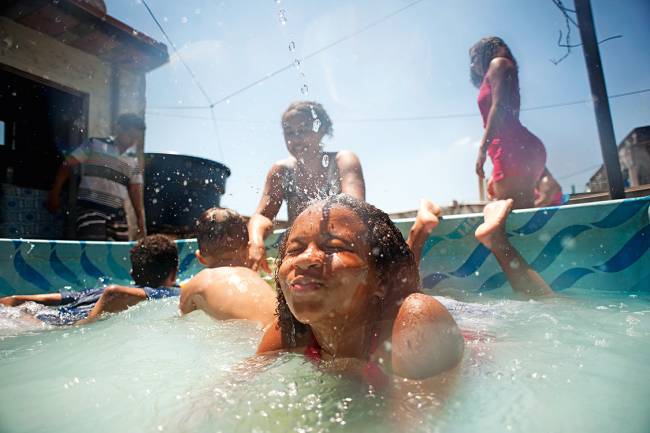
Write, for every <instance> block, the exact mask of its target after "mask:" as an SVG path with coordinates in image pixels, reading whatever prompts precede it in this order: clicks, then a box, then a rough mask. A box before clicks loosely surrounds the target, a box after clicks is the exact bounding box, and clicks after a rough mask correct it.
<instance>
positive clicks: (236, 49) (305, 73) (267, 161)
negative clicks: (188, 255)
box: [106, 0, 650, 217]
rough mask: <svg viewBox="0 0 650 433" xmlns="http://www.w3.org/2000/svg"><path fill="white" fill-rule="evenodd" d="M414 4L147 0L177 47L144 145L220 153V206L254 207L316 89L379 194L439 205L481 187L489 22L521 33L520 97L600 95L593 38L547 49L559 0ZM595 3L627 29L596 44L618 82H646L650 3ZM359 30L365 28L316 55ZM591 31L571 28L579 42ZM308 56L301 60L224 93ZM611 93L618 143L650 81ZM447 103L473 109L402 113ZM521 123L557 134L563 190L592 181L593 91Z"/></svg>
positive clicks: (612, 29)
mask: <svg viewBox="0 0 650 433" xmlns="http://www.w3.org/2000/svg"><path fill="white" fill-rule="evenodd" d="M106 3H107V6H108V12H109V14H110V15H112V16H114V17H116V18H117V19H119V20H121V21H124V22H125V23H127V24H129V25H130V26H132V27H134V28H135V29H137V30H138V31H141V32H144V33H146V34H147V35H149V36H151V37H153V38H155V39H157V40H159V41H162V42H165V40H164V37H163V35H162V33H161V31H160V30H159V29H158V27H156V25H155V23H154V21H153V20H152V18H151V17H150V16H149V14H148V13H147V10H146V9H145V7H144V5H143V3H142V2H141V0H107V1H106ZM412 3H413V0H355V1H352V0H347V1H345V0H340V1H337V0H332V1H327V2H324V1H316V0H230V1H218V0H184V1H182V2H177V1H170V0H148V4H149V6H150V7H151V9H152V11H153V12H154V14H155V15H156V17H157V18H158V19H159V21H160V23H161V24H162V26H163V27H164V29H165V30H166V32H167V33H168V35H169V36H170V38H171V39H172V41H173V42H174V44H175V45H176V47H177V48H178V54H176V53H174V51H173V49H172V48H171V47H168V48H169V51H170V54H171V55H170V62H169V63H168V64H166V65H164V66H162V67H160V68H158V69H156V70H154V71H152V72H150V73H149V74H148V76H147V112H146V121H147V136H146V142H145V149H146V151H149V152H165V151H173V152H177V153H183V154H188V155H194V156H200V157H204V158H208V159H212V160H216V161H219V162H222V163H224V164H225V165H227V166H228V167H229V168H230V169H231V170H232V175H231V177H230V178H229V179H228V181H227V185H226V194H225V195H224V197H223V198H222V201H221V205H222V206H227V207H231V208H233V209H236V210H237V211H239V212H241V213H243V214H251V213H252V212H253V211H254V210H255V208H256V207H257V204H258V201H259V199H260V192H261V189H262V187H263V183H264V178H265V175H266V173H267V171H268V170H269V168H270V167H271V165H272V164H273V162H275V161H277V160H279V159H282V158H284V157H286V156H287V150H286V147H285V144H284V140H283V136H282V130H281V125H280V118H281V116H282V113H283V112H284V110H285V109H286V107H287V106H288V105H289V104H290V103H291V102H292V101H295V100H301V99H309V100H315V101H318V102H320V103H322V104H323V106H324V107H325V109H326V110H327V112H328V113H329V115H330V117H331V118H332V121H333V124H334V136H333V137H332V138H330V139H326V140H325V142H324V143H325V149H326V150H328V151H335V150H342V149H349V150H351V151H353V152H354V153H356V154H357V155H358V156H359V158H360V160H361V163H362V166H363V171H364V176H365V180H366V190H367V196H366V198H367V201H368V202H370V203H372V204H374V205H376V206H378V207H380V208H381V209H383V210H385V211H387V212H398V211H404V210H409V209H415V208H417V205H418V201H419V199H420V198H421V197H429V198H431V199H433V200H434V201H436V202H438V203H440V204H441V205H445V204H449V203H450V202H451V201H452V200H454V199H456V200H458V201H461V202H471V201H475V200H478V181H477V177H476V174H475V173H474V162H475V160H476V154H477V149H478V142H479V140H480V139H481V135H482V132H483V128H482V122H481V119H480V117H479V116H478V109H477V106H476V98H477V93H478V91H477V89H476V88H474V87H473V86H472V85H471V83H470V81H469V59H468V49H469V47H470V46H471V45H472V44H473V43H474V42H476V41H477V40H478V39H480V38H481V37H484V36H488V35H497V36H500V37H502V38H503V39H504V40H505V41H506V42H507V43H508V44H509V45H510V47H511V49H512V51H513V54H514V56H515V57H516V58H517V61H518V64H519V69H520V88H521V98H522V101H521V104H522V108H526V107H537V106H544V105H551V104H557V103H564V102H572V101H581V100H589V99H590V88H589V82H588V77H587V71H586V66H585V61H584V57H583V55H582V49H581V48H580V47H578V48H575V49H573V50H572V53H571V55H570V56H569V57H567V58H566V59H565V60H564V61H562V62H561V63H559V64H557V65H555V64H554V63H553V62H551V59H557V58H559V57H561V56H562V55H563V54H564V49H563V48H560V47H558V46H557V41H558V34H559V31H560V30H562V31H565V21H564V19H563V17H562V15H561V13H560V12H559V10H558V9H557V8H556V7H555V5H554V4H553V2H552V0H483V1H478V0H421V1H419V2H416V3H415V4H413V5H411V4H412ZM565 4H566V5H567V6H568V7H572V6H573V2H572V1H571V0H566V1H565ZM409 5H411V6H409ZM592 7H593V12H594V18H595V22H596V31H597V36H598V38H599V39H604V38H608V37H612V36H617V35H622V37H620V38H617V39H613V40H610V41H608V42H605V43H603V44H601V46H600V48H601V56H602V60H603V69H604V72H605V77H606V83H607V89H608V92H609V94H610V95H612V94H619V93H625V92H631V91H637V90H642V89H649V88H650V49H648V42H649V41H650V26H648V25H647V23H648V22H650V2H648V1H647V0H621V1H616V0H592ZM400 9H401V11H400V12H398V13H395V12H396V11H398V10H400ZM387 16H388V18H386V19H383V20H382V18H384V17H387ZM378 20H381V21H380V22H379V23H377V24H376V25H374V26H371V27H368V26H369V24H372V23H374V22H376V21H378ZM348 35H354V36H352V37H349V38H345V39H344V40H343V41H341V42H340V43H337V44H334V45H333V46H331V47H329V48H327V49H325V50H323V51H320V52H319V53H317V54H315V55H313V56H310V53H313V52H315V51H317V50H320V49H321V48H323V47H327V46H328V45H329V44H332V43H333V42H336V41H339V40H340V39H341V38H344V37H346V36H348ZM579 39H580V37H579V34H578V30H577V29H575V28H574V29H573V31H572V43H573V44H579V42H580V41H579ZM179 57H180V58H182V60H183V61H184V62H185V63H186V64H187V65H188V66H189V67H190V69H191V70H192V71H193V73H194V74H195V76H196V78H197V80H198V82H199V83H200V85H201V86H202V87H203V88H204V89H205V92H206V93H207V95H208V97H209V99H210V101H211V102H214V101H220V100H222V102H220V103H218V104H217V105H215V107H214V116H215V118H216V119H217V122H216V128H215V125H214V124H213V122H212V120H211V117H210V110H209V109H205V108H198V109H193V108H191V107H196V106H205V105H206V104H207V99H206V97H205V96H204V95H203V94H202V92H201V91H200V90H199V88H198V86H197V85H196V84H195V82H194V81H193V80H192V78H191V76H190V74H189V73H188V71H187V70H186V68H185V67H184V65H183V64H182V62H181V61H179ZM305 57H307V58H305ZM296 60H298V61H299V65H298V66H297V67H291V68H288V69H287V70H285V71H283V72H280V73H278V74H275V75H272V76H270V77H269V78H268V79H265V80H263V81H261V82H260V83H259V84H256V85H254V86H252V87H250V88H248V89H247V90H244V91H242V92H240V93H238V94H236V95H233V96H232V97H230V98H227V99H224V98H226V96H228V95H230V94H232V93H234V92H235V91H237V90H239V89H242V88H244V87H246V86H247V85H249V84H251V83H254V82H256V81H257V80H259V79H262V78H264V77H267V75H268V74H271V73H272V72H274V71H277V70H278V69H281V68H282V67H284V66H286V65H290V64H292V63H294V62H295V61H296ZM610 102H611V110H612V117H613V121H614V128H615V134H616V139H617V142H620V141H621V140H622V139H623V138H625V136H626V135H627V134H628V133H629V132H630V131H631V130H632V129H633V128H635V127H638V126H643V125H649V124H650V93H647V92H646V93H642V94H638V95H632V96H627V97H621V98H616V99H612V100H611V101H610ZM450 114H452V115H453V114H467V115H468V116H465V117H457V118H453V117H452V118H441V119H426V120H417V119H416V120H410V121H395V120H390V119H394V118H402V117H420V116H445V115H450ZM521 120H522V123H523V124H524V125H525V126H526V127H527V128H528V129H530V130H531V131H532V132H533V133H534V134H536V135H537V136H538V137H540V138H541V139H542V141H543V142H544V143H545V145H546V148H547V153H548V160H547V166H548V168H549V169H550V170H551V172H552V173H553V174H554V175H555V176H556V177H557V178H558V179H559V180H560V183H561V184H562V186H563V188H564V189H565V192H568V191H570V190H571V188H572V186H574V187H575V189H576V191H578V192H580V191H583V190H584V187H585V183H586V181H587V180H588V178H589V177H590V176H591V175H592V174H593V173H594V172H595V171H596V169H597V168H598V166H599V164H601V163H602V157H601V152H600V145H599V142H598V132H597V127H596V122H595V117H594V112H593V107H592V104H591V103H581V104H576V105H571V106H565V107H557V108H553V109H544V110H533V111H523V112H522V113H521ZM488 167H489V165H488ZM283 215H286V213H285V211H284V210H282V211H281V214H280V216H281V217H282V216H283Z"/></svg>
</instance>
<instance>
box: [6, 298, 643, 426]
mask: <svg viewBox="0 0 650 433" xmlns="http://www.w3.org/2000/svg"><path fill="white" fill-rule="evenodd" d="M469 301H470V302H466V303H461V302H457V301H449V300H445V302H446V303H447V304H448V306H449V308H450V310H451V311H452V313H453V315H454V316H455V317H456V319H457V320H458V321H459V324H460V326H461V328H463V329H465V330H474V331H478V332H479V333H480V334H481V335H482V336H483V338H482V339H481V340H479V341H473V342H470V343H468V346H467V349H468V350H467V351H466V354H465V357H464V360H463V362H462V365H461V367H460V369H459V373H458V377H457V379H456V381H455V383H454V385H453V386H452V388H451V389H450V390H449V391H448V395H447V397H446V398H445V399H444V401H443V402H442V403H440V406H436V400H437V399H438V398H439V397H438V396H432V395H429V394H427V393H419V394H418V393H412V394H411V395H410V396H408V395H407V396H406V398H405V399H404V402H403V403H402V404H401V405H400V407H401V410H402V412H403V413H406V414H410V418H413V419H414V420H413V421H411V423H410V424H406V422H405V421H402V422H401V424H399V425H401V430H403V431H423V432H424V431H429V432H430V431H439V432H467V431H482V432H488V433H489V432H504V431H505V432H507V431H513V432H517V431H526V432H530V433H534V432H549V431H552V432H576V431H589V432H611V431H617V432H638V433H643V432H647V428H648V426H650V414H649V413H648V411H647V402H648V401H649V400H648V399H649V398H650V387H649V386H648V378H649V377H650V365H649V364H648V362H647V360H648V359H650V345H649V344H648V341H649V339H650V298H649V297H648V295H647V293H645V294H624V293H620V292H618V293H613V292H603V291H583V290H580V289H575V290H574V291H573V293H572V295H571V296H569V297H566V298H557V299H553V300H550V301H544V302H524V301H516V300H489V301H485V299H484V298H479V297H478V296H477V295H474V299H470V300H469ZM176 308H177V306H176V303H175V302H174V300H171V299H165V300H160V301H155V302H145V303H142V304H138V305H137V306H135V307H133V308H131V309H130V310H128V311H126V312H123V313H120V314H117V315H115V316H112V317H110V318H108V319H106V320H102V321H100V322H98V323H95V324H93V325H90V326H83V327H74V328H65V329H61V328H59V329H52V330H41V331H36V330H33V331H30V332H28V333H25V331H24V330H23V331H21V333H20V334H19V335H18V336H14V337H8V336H6V333H5V337H3V338H2V340H1V341H0V369H1V371H2V373H3V374H2V376H0V387H1V389H2V394H1V395H2V396H1V397H0V400H2V401H1V402H0V431H2V432H15V433H21V432H43V431H65V432H68V433H74V432H87V431H94V432H98V433H99V432H115V431H129V432H158V431H170V432H219V431H222V432H249V431H256V432H288V431H295V432H301V431H302V432H318V431H321V432H325V431H364V432H365V431H376V432H392V431H396V429H397V427H399V426H396V425H395V424H393V423H394V418H392V417H391V416H390V415H388V414H389V413H390V411H392V410H394V409H395V407H394V406H395V404H396V403H395V402H394V401H386V400H384V399H382V398H381V396H380V395H378V394H376V393H369V392H368V390H367V389H365V388H363V387H361V388H359V387H358V386H355V385H354V384H352V383H350V382H349V381H347V380H346V379H339V378H337V377H335V376H334V375H331V374H328V373H323V372H319V371H318V370H317V369H316V368H315V367H314V366H313V365H312V364H311V363H309V362H306V361H305V360H304V359H303V358H302V357H301V356H297V355H284V356H281V357H280V358H278V359H277V360H274V361H273V362H271V363H270V364H268V365H264V362H262V361H258V362H257V364H258V366H257V372H255V371H254V368H253V367H251V366H250V365H247V364H246V360H247V359H249V357H250V356H251V354H252V353H253V352H254V350H255V347H256V345H257V342H258V339H259V337H260V336H261V331H260V330H258V329H256V328H255V327H254V326H252V325H249V324H247V323H244V322H237V321H230V322H216V321H213V320H211V319H209V318H207V317H206V316H205V315H204V314H202V313H200V312H195V313H192V314H191V315H189V316H187V317H184V318H180V317H178V314H177V311H176ZM402 406H403V407H402Z"/></svg>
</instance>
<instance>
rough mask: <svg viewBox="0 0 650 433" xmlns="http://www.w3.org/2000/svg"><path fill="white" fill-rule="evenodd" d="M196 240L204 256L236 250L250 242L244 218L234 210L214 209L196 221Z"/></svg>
mask: <svg viewBox="0 0 650 433" xmlns="http://www.w3.org/2000/svg"><path fill="white" fill-rule="evenodd" d="M196 224H197V226H196V240H197V241H198V243H199V251H201V254H203V255H204V256H209V255H211V254H214V253H215V252H216V251H219V250H235V249H239V248H241V247H242V246H243V245H245V244H246V243H247V242H248V228H247V226H246V221H245V220H244V218H243V217H242V216H241V215H239V214H238V213H237V212H235V211H234V210H232V209H226V208H218V207H213V208H211V209H208V210H206V211H205V212H203V213H202V214H201V215H200V216H199V219H198V220H197V221H196Z"/></svg>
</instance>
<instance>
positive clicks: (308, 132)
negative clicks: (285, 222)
mask: <svg viewBox="0 0 650 433" xmlns="http://www.w3.org/2000/svg"><path fill="white" fill-rule="evenodd" d="M282 130H283V131H284V141H285V143H286V145H287V150H288V151H289V157H288V158H286V159H283V160H280V161H278V162H276V163H275V164H273V166H272V167H271V169H270V170H269V172H268V174H267V175H266V181H265V183H264V190H263V191H262V198H261V200H260V203H259V205H258V206H257V210H256V211H255V213H254V214H253V216H251V218H250V221H249V223H248V233H249V254H248V257H249V262H250V263H251V267H252V268H253V270H257V269H258V268H260V267H261V268H262V269H264V270H266V271H267V272H270V269H269V267H268V264H267V262H266V250H265V247H264V238H265V237H266V236H267V235H268V234H269V233H270V231H271V229H272V227H273V223H272V220H273V218H275V216H276V215H277V213H278V211H279V210H280V206H282V202H283V201H286V202H287V213H288V215H289V223H292V222H293V221H294V219H295V218H296V216H298V214H299V213H300V212H301V211H302V210H303V209H304V208H305V207H306V206H307V204H308V203H309V202H310V201H311V200H314V199H319V198H326V197H328V196H331V195H336V194H339V193H345V194H349V195H351V196H352V197H355V198H358V199H360V200H364V199H365V195H366V187H365V183H364V180H363V172H362V170H361V163H360V162H359V158H357V156H356V155H355V154H354V153H352V152H350V151H349V150H342V151H339V152H325V151H323V145H322V143H321V141H322V139H323V138H324V137H325V136H326V135H327V136H331V135H332V121H331V120H330V117H329V116H328V114H327V112H326V111H325V109H324V108H323V106H322V105H321V104H319V103H318V102H313V101H298V102H294V103H292V104H291V105H290V106H289V108H287V110H286V111H285V112H284V114H283V115H282Z"/></svg>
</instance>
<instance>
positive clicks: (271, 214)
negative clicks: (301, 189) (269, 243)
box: [248, 163, 286, 273]
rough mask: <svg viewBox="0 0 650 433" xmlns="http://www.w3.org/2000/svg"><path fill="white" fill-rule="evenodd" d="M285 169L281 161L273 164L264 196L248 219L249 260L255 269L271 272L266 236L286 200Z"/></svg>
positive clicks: (265, 185)
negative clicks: (265, 241) (267, 257)
mask: <svg viewBox="0 0 650 433" xmlns="http://www.w3.org/2000/svg"><path fill="white" fill-rule="evenodd" d="M285 169H286V168H285V167H284V166H282V165H281V164H280V163H276V164H273V167H271V169H270V170H269V172H268V174H267V175H266V180H265V182H264V190H263V191H262V198H261V199H260V203H259V205H258V206H257V210H255V213H254V214H253V215H251V218H250V220H248V261H249V265H250V267H251V269H253V270H254V271H257V270H258V269H259V268H262V269H263V270H264V271H266V272H268V273H271V269H270V268H269V265H268V263H267V262H266V248H265V246H264V238H266V236H268V234H269V233H270V232H271V230H272V229H273V218H275V216H276V215H277V214H278V212H279V211H280V207H281V206H282V201H283V200H284V191H283V189H282V178H283V173H284V170H285Z"/></svg>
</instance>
